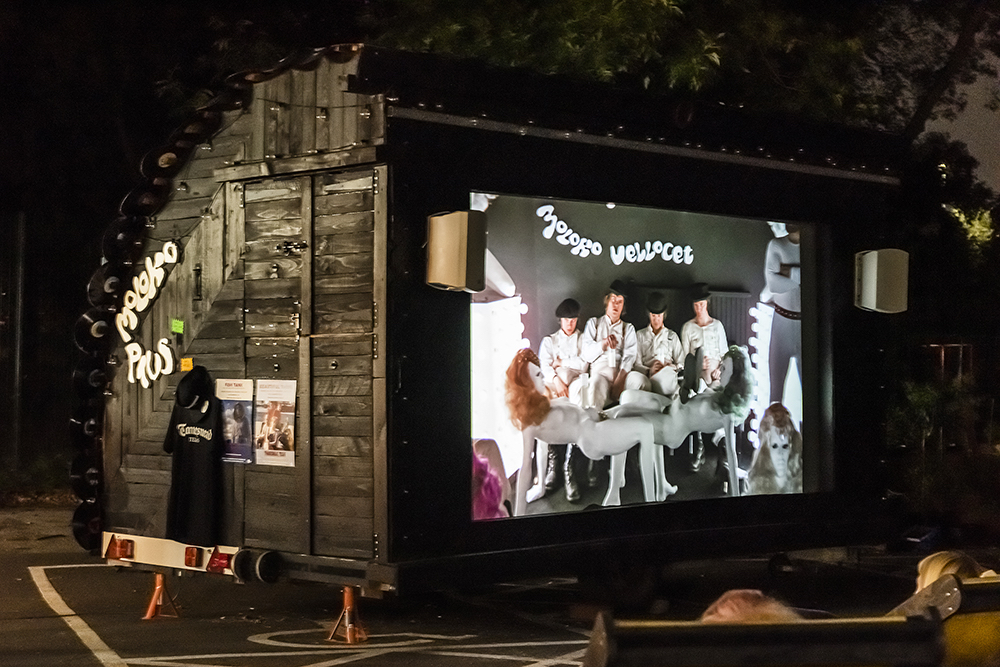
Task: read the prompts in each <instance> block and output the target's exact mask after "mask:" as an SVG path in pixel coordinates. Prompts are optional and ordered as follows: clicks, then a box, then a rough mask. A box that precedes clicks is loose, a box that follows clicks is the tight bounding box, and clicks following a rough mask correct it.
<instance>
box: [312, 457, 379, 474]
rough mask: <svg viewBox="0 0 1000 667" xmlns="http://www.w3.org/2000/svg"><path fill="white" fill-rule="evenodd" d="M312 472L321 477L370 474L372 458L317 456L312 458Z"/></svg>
mask: <svg viewBox="0 0 1000 667" xmlns="http://www.w3.org/2000/svg"><path fill="white" fill-rule="evenodd" d="M313 474H314V475H319V476H322V477H363V478H366V479H370V478H371V476H372V460H371V459H370V458H366V457H351V456H317V457H316V458H315V459H314V460H313Z"/></svg>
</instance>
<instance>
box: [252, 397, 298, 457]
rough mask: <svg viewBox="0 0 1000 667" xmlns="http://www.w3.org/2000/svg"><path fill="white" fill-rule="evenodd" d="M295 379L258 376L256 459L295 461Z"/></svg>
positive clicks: (255, 421) (255, 429)
mask: <svg viewBox="0 0 1000 667" xmlns="http://www.w3.org/2000/svg"><path fill="white" fill-rule="evenodd" d="M295 385H296V382H295V380H257V401H256V418H255V420H254V442H255V443H256V447H255V450H254V451H255V461H256V462H257V463H259V464H261V465H269V466H289V467H291V466H294V465H295V391H296V389H295Z"/></svg>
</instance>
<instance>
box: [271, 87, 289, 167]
mask: <svg viewBox="0 0 1000 667" xmlns="http://www.w3.org/2000/svg"><path fill="white" fill-rule="evenodd" d="M272 83H273V84H274V89H275V94H276V97H273V98H271V99H276V100H279V101H280V104H278V105H277V110H276V111H275V115H276V118H277V128H276V129H275V140H274V147H275V150H274V153H273V154H274V155H275V156H278V157H283V156H287V155H291V153H292V150H291V142H290V138H291V137H290V133H291V125H292V117H293V114H292V107H291V103H292V76H291V72H286V73H285V74H283V75H282V76H279V77H277V78H275V79H272Z"/></svg>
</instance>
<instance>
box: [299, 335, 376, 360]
mask: <svg viewBox="0 0 1000 667" xmlns="http://www.w3.org/2000/svg"><path fill="white" fill-rule="evenodd" d="M371 351H372V337H371V334H365V333H358V334H329V335H326V336H314V337H313V355H314V356H317V357H332V356H337V355H345V356H360V355H371Z"/></svg>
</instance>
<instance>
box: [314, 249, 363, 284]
mask: <svg viewBox="0 0 1000 667" xmlns="http://www.w3.org/2000/svg"><path fill="white" fill-rule="evenodd" d="M373 261H374V257H373V255H372V253H370V252H359V253H354V254H350V255H323V256H320V257H315V258H314V259H313V276H316V279H318V278H319V277H321V276H324V277H325V276H329V275H340V274H347V273H350V274H357V273H364V272H370V271H371V270H372V266H373Z"/></svg>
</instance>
